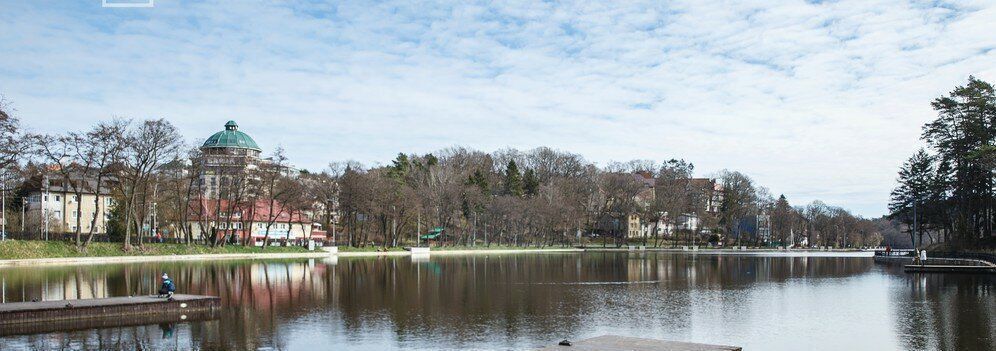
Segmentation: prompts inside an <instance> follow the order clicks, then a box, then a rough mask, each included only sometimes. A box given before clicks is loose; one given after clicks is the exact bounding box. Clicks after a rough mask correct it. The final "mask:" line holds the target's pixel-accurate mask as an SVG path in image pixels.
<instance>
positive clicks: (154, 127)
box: [120, 119, 182, 250]
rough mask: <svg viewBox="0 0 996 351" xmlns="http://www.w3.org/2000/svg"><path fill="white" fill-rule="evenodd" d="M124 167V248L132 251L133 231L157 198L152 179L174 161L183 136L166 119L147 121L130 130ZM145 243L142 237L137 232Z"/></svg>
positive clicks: (139, 240) (125, 143)
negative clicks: (153, 192) (154, 195)
mask: <svg viewBox="0 0 996 351" xmlns="http://www.w3.org/2000/svg"><path fill="white" fill-rule="evenodd" d="M124 140H125V141H124V143H123V145H124V147H123V149H124V157H123V161H124V165H125V167H124V169H123V170H122V172H121V179H122V181H121V182H120V184H121V190H122V194H123V195H124V198H125V206H126V214H125V218H126V219H125V223H126V225H125V242H124V247H125V250H131V233H132V230H133V229H136V228H139V227H137V226H140V225H141V224H142V222H143V221H144V217H145V216H142V214H144V213H145V212H146V211H147V207H146V205H148V204H150V202H152V201H154V200H155V199H154V198H153V194H150V190H151V189H150V188H151V187H150V186H149V185H150V184H149V183H150V181H152V180H153V179H152V178H153V175H154V173H155V172H156V171H157V170H158V169H159V167H160V166H162V165H163V164H164V163H166V162H168V161H170V160H172V159H174V158H175V156H176V152H177V151H178V150H179V149H180V147H181V145H182V143H181V140H182V139H181V137H180V134H179V132H177V130H176V128H175V127H173V125H172V124H171V123H169V121H166V120H165V119H156V120H146V121H143V122H142V123H141V124H139V125H138V126H137V127H136V128H135V129H132V130H130V131H128V132H127V134H126V135H125V139H124ZM137 237H138V244H139V245H142V236H141V235H140V234H138V235H137Z"/></svg>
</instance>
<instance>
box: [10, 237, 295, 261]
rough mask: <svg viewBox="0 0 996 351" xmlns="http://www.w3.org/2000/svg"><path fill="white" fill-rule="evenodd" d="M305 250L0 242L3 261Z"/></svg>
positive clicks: (192, 245)
mask: <svg viewBox="0 0 996 351" xmlns="http://www.w3.org/2000/svg"><path fill="white" fill-rule="evenodd" d="M304 252H308V250H307V249H305V248H303V247H297V246H292V247H268V248H266V249H265V250H263V249H261V248H258V247H243V246H225V247H216V248H211V247H207V246H204V245H199V244H191V245H189V246H188V245H184V244H149V243H146V244H145V245H144V246H143V247H142V248H138V247H134V248H133V249H132V250H131V251H128V252H125V251H124V249H123V248H122V245H121V243H91V244H90V246H89V247H88V248H87V251H86V252H85V253H84V252H80V250H78V249H77V248H76V246H74V245H73V244H70V243H66V242H61V241H25V240H7V241H2V242H0V260H14V259H29V258H66V257H114V256H168V255H203V254H245V253H304Z"/></svg>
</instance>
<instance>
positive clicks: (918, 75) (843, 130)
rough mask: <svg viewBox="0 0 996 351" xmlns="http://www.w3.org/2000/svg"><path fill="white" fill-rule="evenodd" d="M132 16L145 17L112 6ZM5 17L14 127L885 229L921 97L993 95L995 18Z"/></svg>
mask: <svg viewBox="0 0 996 351" xmlns="http://www.w3.org/2000/svg"><path fill="white" fill-rule="evenodd" d="M107 1H108V2H114V1H119V2H120V1H139V2H142V1H146V0H107ZM152 5H153V6H151V7H140V8H136V7H127V8H121V7H102V2H101V0H80V1H14V0H0V94H3V96H4V97H5V98H6V100H7V101H9V102H11V103H12V106H13V107H14V108H15V109H16V116H18V117H19V118H20V119H21V121H22V124H24V126H25V127H26V128H28V129H30V130H31V131H33V132H38V133H58V132H64V131H67V130H85V129H87V128H89V127H90V126H91V125H93V124H94V122H95V121H99V120H106V119H110V118H112V117H123V118H134V119H143V118H166V119H168V120H170V121H171V122H172V123H173V124H175V125H176V126H177V127H178V128H179V129H180V130H181V132H182V133H183V134H184V135H185V136H186V137H187V141H188V142H189V143H191V144H193V143H196V142H198V141H200V140H203V139H204V138H207V137H208V136H210V135H211V134H212V133H214V132H216V131H218V130H221V129H223V128H222V126H223V125H224V123H225V122H226V121H228V120H235V121H237V122H238V123H239V125H240V127H241V129H240V130H242V131H244V132H246V133H249V134H250V135H251V136H253V138H254V139H255V140H256V141H257V143H259V145H260V147H262V148H263V149H264V152H269V151H272V150H273V149H274V148H276V147H277V146H282V147H284V148H285V149H286V151H287V153H288V155H289V157H290V158H291V161H292V162H293V163H294V164H295V165H296V166H298V167H299V168H307V169H311V170H318V169H321V168H323V167H325V165H327V164H328V162H329V161H333V160H357V161H360V162H363V163H366V164H375V163H378V162H379V163H387V162H389V160H390V159H392V158H394V156H395V155H397V153H398V152H405V153H420V154H421V153H427V152H432V151H435V150H439V149H443V148H447V147H451V146H465V147H468V148H473V149H478V150H482V151H494V150H497V149H502V148H517V149H521V150H528V149H532V148H535V147H539V146H549V147H552V148H554V149H559V150H563V151H569V152H574V153H578V154H581V155H583V156H584V157H585V158H586V159H588V160H590V161H592V162H596V163H598V164H600V165H605V164H607V163H608V162H611V161H627V160H630V159H651V160H657V161H664V160H667V159H671V158H684V159H686V160H688V161H691V162H693V163H694V164H695V166H696V173H697V174H698V175H700V176H709V175H714V174H716V173H717V172H718V171H720V170H723V169H730V170H738V171H741V172H743V173H745V174H747V175H749V176H751V177H752V178H754V179H755V180H756V181H757V183H759V184H760V185H763V186H765V187H767V188H769V189H770V191H771V193H772V194H775V195H778V194H785V195H786V196H787V197H788V199H789V201H790V202H792V203H793V204H797V205H799V204H804V203H807V202H809V201H812V200H816V199H819V200H822V201H824V202H827V203H829V204H833V205H838V206H842V207H845V208H848V209H850V210H852V211H854V212H855V213H857V214H860V215H863V216H866V217H877V216H880V215H883V214H885V213H886V212H887V203H888V198H889V192H890V191H891V190H892V188H893V187H894V186H895V178H896V172H897V170H898V167H899V166H900V165H901V164H902V163H903V161H904V160H905V159H906V158H908V157H909V156H910V155H912V154H913V152H914V151H916V150H917V149H918V148H920V147H922V146H923V144H922V142H921V141H919V140H918V138H919V135H920V131H921V126H922V125H923V124H924V123H925V122H927V121H929V120H931V119H933V118H934V117H936V113H935V112H934V111H933V110H932V109H931V107H930V102H931V100H933V99H935V98H937V97H939V96H942V95H944V94H946V93H947V92H950V91H951V90H952V89H953V88H955V87H956V86H959V85H963V84H965V83H966V82H967V80H968V77H969V76H970V75H974V76H976V77H978V78H980V79H983V80H987V81H989V82H996V50H994V49H996V34H994V33H996V2H993V1H970V0H969V1H952V2H946V1H898V0H896V1H892V0H882V1H877V0H860V1H745V2H725V1H650V2H640V1H601V2H599V1H577V2H570V1H564V2H557V1H548V2H539V1H508V2H503V1H485V2H474V1H453V2H431V1H398V2H393V1H378V2H367V1H335V2H323V1H258V2H257V1H248V0H247V1H211V0H207V1H171V0H154V2H153V3H152Z"/></svg>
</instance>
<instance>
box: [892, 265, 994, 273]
mask: <svg viewBox="0 0 996 351" xmlns="http://www.w3.org/2000/svg"><path fill="white" fill-rule="evenodd" d="M903 271H904V272H906V273H990V274H991V273H996V267H994V266H961V265H936V264H926V265H919V264H908V265H906V266H904V267H903Z"/></svg>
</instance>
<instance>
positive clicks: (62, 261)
mask: <svg viewBox="0 0 996 351" xmlns="http://www.w3.org/2000/svg"><path fill="white" fill-rule="evenodd" d="M328 255H329V254H328V253H325V252H301V253H246V254H206V255H168V256H107V257H60V258H29V259H21V260H0V267H23V266H40V265H79V264H106V263H130V262H172V261H203V260H263V259H285V258H319V257H328Z"/></svg>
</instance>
